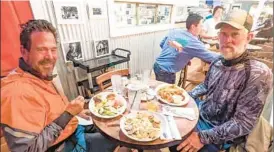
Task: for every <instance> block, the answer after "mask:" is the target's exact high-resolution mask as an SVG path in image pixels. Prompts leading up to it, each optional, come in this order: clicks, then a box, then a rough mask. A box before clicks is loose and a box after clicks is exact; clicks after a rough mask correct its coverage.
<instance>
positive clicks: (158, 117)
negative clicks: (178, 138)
mask: <svg viewBox="0 0 274 152" xmlns="http://www.w3.org/2000/svg"><path fill="white" fill-rule="evenodd" d="M138 112H144V113H149V114H152V115H153V116H154V117H156V118H157V119H159V120H160V121H161V125H160V130H159V132H158V134H157V135H156V136H155V138H146V139H139V138H135V137H133V136H130V135H129V134H128V133H127V131H126V130H125V121H126V118H134V117H136V115H137V112H132V113H129V114H127V115H125V116H123V117H122V118H121V119H120V128H121V130H122V132H123V133H124V134H125V135H126V136H127V137H128V138H130V139H132V140H135V141H140V142H149V141H154V140H156V139H158V138H159V137H160V136H161V134H162V132H163V131H162V129H163V126H164V125H165V121H164V118H163V117H162V116H161V115H159V114H157V113H154V112H148V111H138Z"/></svg>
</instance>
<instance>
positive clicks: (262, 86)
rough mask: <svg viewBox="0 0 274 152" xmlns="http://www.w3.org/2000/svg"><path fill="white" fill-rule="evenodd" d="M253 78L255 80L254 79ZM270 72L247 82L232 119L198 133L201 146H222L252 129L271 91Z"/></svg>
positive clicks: (255, 75)
mask: <svg viewBox="0 0 274 152" xmlns="http://www.w3.org/2000/svg"><path fill="white" fill-rule="evenodd" d="M254 77H255V78H254ZM272 79H273V78H272V72H271V71H270V70H268V71H263V72H262V71H261V72H260V74H254V75H253V77H251V78H250V79H249V80H250V81H251V82H249V83H248V87H247V88H246V89H245V90H244V91H243V92H242V93H241V95H240V97H239V99H238V104H237V107H236V112H235V115H234V117H233V118H232V119H231V120H229V121H227V122H225V123H224V124H222V125H220V126H217V127H214V128H212V129H209V130H204V131H201V132H199V137H200V140H201V142H202V143H203V144H212V143H214V144H222V143H224V142H227V141H233V140H234V139H236V138H238V137H241V136H245V135H247V134H249V133H250V132H251V130H252V129H253V128H254V126H255V124H256V122H257V119H258V118H259V116H260V113H261V111H262V109H263V106H264V102H265V100H266V97H267V95H268V93H269V91H270V90H271V87H272V86H271V85H272V81H273V80H272Z"/></svg>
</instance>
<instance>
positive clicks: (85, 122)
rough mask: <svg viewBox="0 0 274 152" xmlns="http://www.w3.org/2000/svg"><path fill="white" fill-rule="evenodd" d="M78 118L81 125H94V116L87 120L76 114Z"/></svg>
mask: <svg viewBox="0 0 274 152" xmlns="http://www.w3.org/2000/svg"><path fill="white" fill-rule="evenodd" d="M75 117H76V118H77V119H78V124H79V125H83V126H87V125H92V124H93V121H92V118H91V117H90V120H86V119H84V118H81V117H79V116H75Z"/></svg>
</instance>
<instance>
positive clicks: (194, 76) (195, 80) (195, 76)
mask: <svg viewBox="0 0 274 152" xmlns="http://www.w3.org/2000/svg"><path fill="white" fill-rule="evenodd" d="M204 80H205V71H204V69H203V70H202V71H193V72H191V73H188V66H185V68H184V69H182V70H181V74H180V79H179V82H178V86H179V87H182V88H184V89H186V88H187V87H188V86H189V85H190V84H192V85H198V84H200V83H202V82H203V81H204ZM186 82H189V83H188V84H187V85H186Z"/></svg>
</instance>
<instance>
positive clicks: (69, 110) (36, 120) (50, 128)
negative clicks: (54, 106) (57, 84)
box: [1, 83, 84, 152]
mask: <svg viewBox="0 0 274 152" xmlns="http://www.w3.org/2000/svg"><path fill="white" fill-rule="evenodd" d="M28 85H29V84H28V83H13V84H10V85H8V86H5V87H3V88H1V93H3V94H2V96H1V129H2V130H3V132H4V136H5V138H6V141H7V144H8V146H9V148H10V150H11V151H15V152H16V151H20V152H21V151H35V152H36V151H46V150H47V149H48V148H49V147H50V146H52V145H54V144H56V142H60V141H62V140H64V139H65V138H66V137H67V136H69V135H70V134H72V132H73V131H74V129H75V128H76V126H77V120H76V122H75V121H73V120H75V118H73V119H72V117H73V116H74V115H76V114H78V113H79V112H80V111H82V109H83V104H84V102H83V101H82V100H84V99H78V98H79V97H78V98H76V99H75V100H73V101H71V102H70V103H69V104H68V105H67V106H66V107H60V108H62V109H63V108H64V112H63V113H61V114H60V115H58V117H57V118H55V120H53V121H52V122H51V123H49V124H48V125H46V126H45V124H47V123H48V122H47V119H48V114H49V113H48V109H47V106H46V105H45V104H46V103H44V101H42V100H43V99H41V98H39V95H38V94H36V92H35V90H32V89H28V90H27V91H25V90H24V89H21V88H30V87H31V86H28ZM16 86H17V87H18V86H21V88H18V89H17V90H16V91H13V90H14V88H16ZM79 102H81V104H80V103H79Z"/></svg>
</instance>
